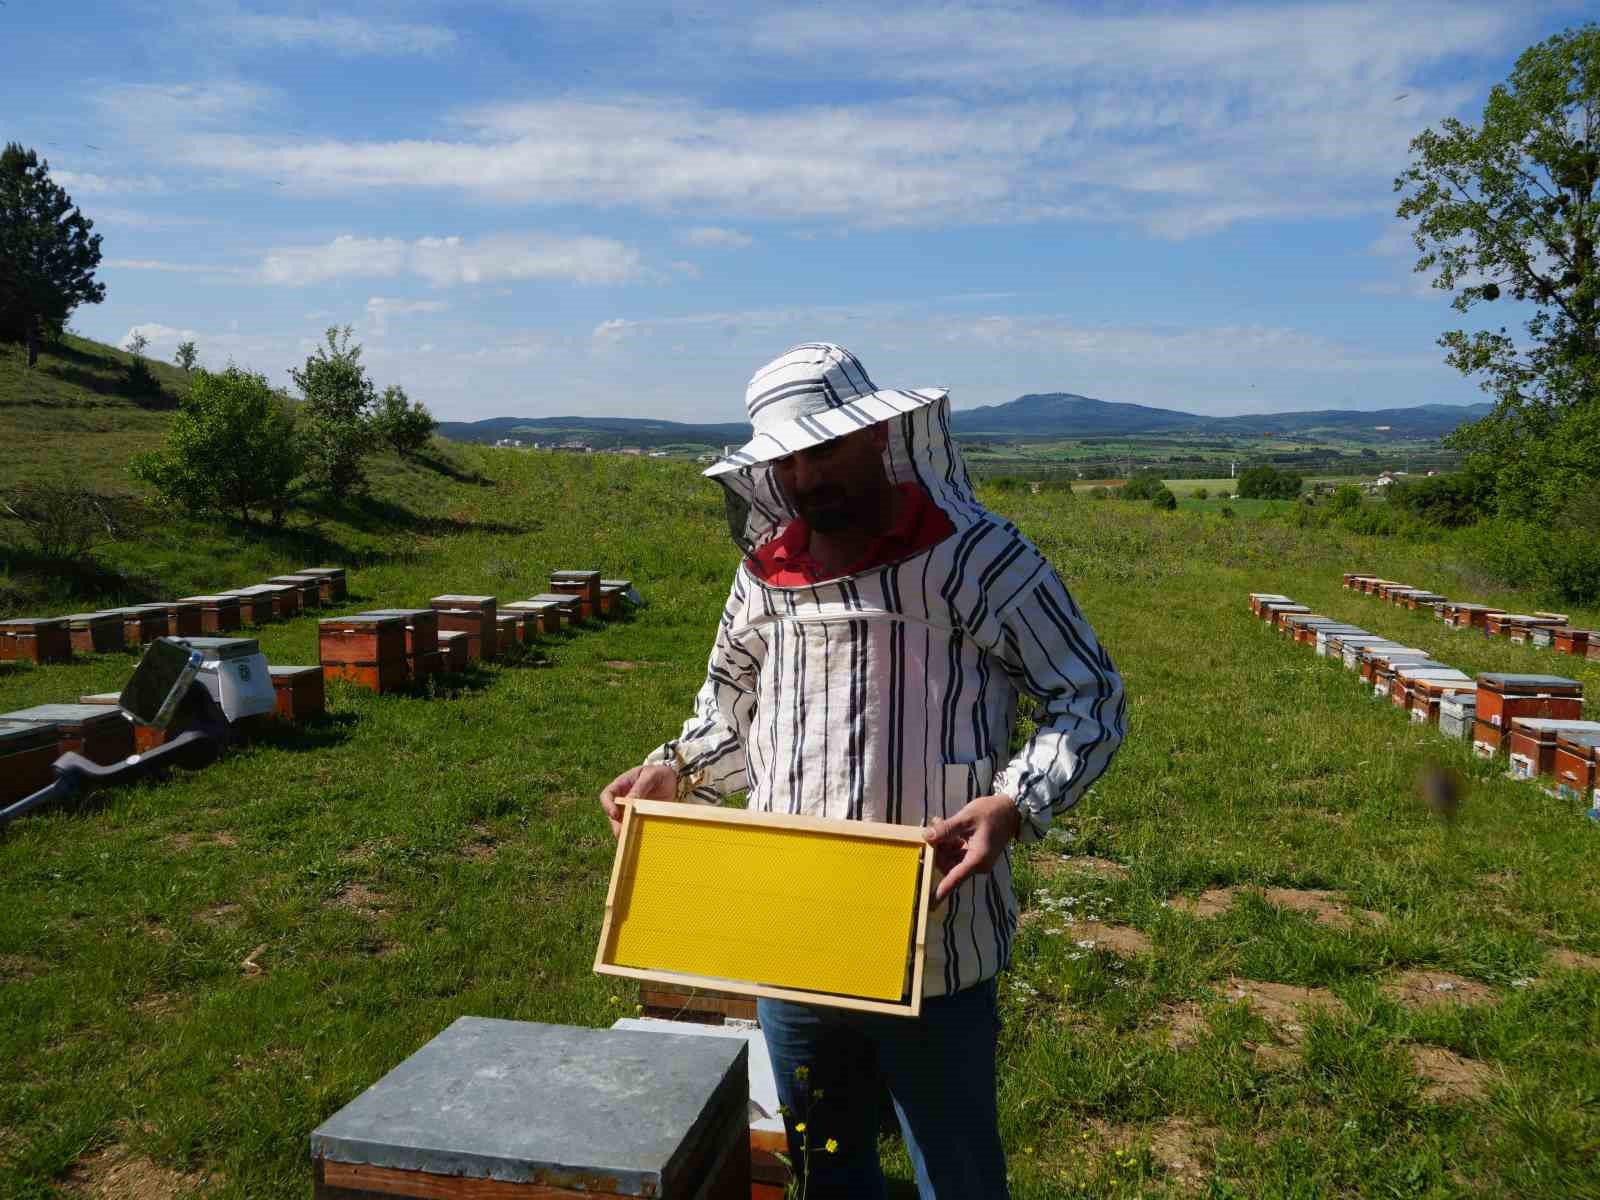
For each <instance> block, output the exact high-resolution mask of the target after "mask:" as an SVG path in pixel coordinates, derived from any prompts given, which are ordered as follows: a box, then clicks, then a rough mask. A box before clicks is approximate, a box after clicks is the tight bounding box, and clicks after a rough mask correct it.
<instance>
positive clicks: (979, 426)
mask: <svg viewBox="0 0 1600 1200" xmlns="http://www.w3.org/2000/svg"><path fill="white" fill-rule="evenodd" d="M1491 408H1492V406H1491V405H1488V404H1463V405H1453V404H1419V405H1417V406H1416V407H1414V408H1383V409H1377V410H1374V411H1370V412H1359V411H1355V410H1352V409H1342V408H1328V409H1319V410H1317V411H1314V412H1294V413H1252V414H1248V415H1246V416H1242V417H1205V416H1201V415H1199V414H1198V413H1187V412H1179V411H1178V410H1176V409H1170V408H1151V407H1149V406H1148V405H1144V404H1118V403H1116V402H1115V401H1111V400H1096V399H1094V398H1093V397H1090V396H1079V395H1077V394H1076V393H1073V392H1041V393H1030V394H1028V395H1026V396H1019V397H1017V399H1015V400H1012V401H1011V402H1010V403H1007V404H990V405H985V406H983V407H981V408H962V409H957V410H956V411H955V412H953V413H951V414H950V419H951V427H952V428H953V430H954V431H955V433H956V435H957V436H958V437H963V438H968V439H974V438H995V439H999V440H1002V441H1005V440H1014V439H1019V438H1068V437H1119V436H1130V435H1136V434H1178V433H1208V434H1218V435H1225V436H1230V437H1248V436H1250V435H1252V434H1258V435H1271V436H1275V437H1288V436H1301V437H1311V436H1315V435H1318V434H1322V435H1337V436H1342V437H1370V438H1373V439H1375V440H1376V439H1383V438H1437V437H1443V436H1444V435H1445V434H1447V433H1449V432H1450V431H1451V430H1452V429H1454V428H1456V426H1458V425H1462V424H1465V423H1466V422H1468V421H1475V420H1477V419H1478V418H1479V417H1482V416H1485V415H1487V414H1488V413H1489V412H1490V410H1491ZM439 432H440V434H442V435H443V436H444V437H447V438H450V439H451V440H453V441H458V442H494V441H498V440H499V439H501V438H518V437H520V438H522V439H524V440H526V441H538V442H563V441H582V442H585V443H587V444H588V445H590V446H594V447H596V448H599V449H605V448H608V447H616V446H642V447H645V448H650V447H654V446H667V445H681V444H684V443H695V444H700V445H706V446H714V447H721V446H725V445H739V444H741V443H743V442H745V441H746V440H747V439H748V438H749V437H750V426H749V425H748V424H746V423H745V422H743V421H739V422H729V423H726V424H715V425H687V424H682V423H680V422H677V421H656V420H647V419H644V418H637V417H490V418H489V419H487V420H483V421H441V422H440V423H439Z"/></svg>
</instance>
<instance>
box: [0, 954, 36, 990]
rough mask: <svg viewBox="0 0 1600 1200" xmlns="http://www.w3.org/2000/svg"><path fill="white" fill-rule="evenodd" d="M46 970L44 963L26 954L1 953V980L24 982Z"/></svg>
mask: <svg viewBox="0 0 1600 1200" xmlns="http://www.w3.org/2000/svg"><path fill="white" fill-rule="evenodd" d="M42 970H44V964H43V963H42V962H40V961H39V960H38V959H36V958H29V957H28V956H27V955H26V954H0V982H5V983H24V982H26V981H27V980H29V979H32V978H34V977H35V976H37V975H38V974H39V972H40V971H42Z"/></svg>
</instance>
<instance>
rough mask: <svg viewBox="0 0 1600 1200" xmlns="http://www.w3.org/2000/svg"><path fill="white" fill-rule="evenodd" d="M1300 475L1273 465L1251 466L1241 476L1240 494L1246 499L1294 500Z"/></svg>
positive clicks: (1299, 482)
mask: <svg viewBox="0 0 1600 1200" xmlns="http://www.w3.org/2000/svg"><path fill="white" fill-rule="evenodd" d="M1300 484H1301V479H1300V476H1298V475H1296V474H1294V473H1293V472H1290V471H1280V470H1278V468H1277V467H1273V466H1259V467H1250V468H1249V469H1248V470H1246V471H1244V472H1243V473H1242V474H1241V475H1240V476H1239V486H1238V494H1239V495H1240V496H1241V497H1243V498H1244V499H1246V500H1293V499H1294V498H1295V497H1297V496H1298V495H1299V494H1300Z"/></svg>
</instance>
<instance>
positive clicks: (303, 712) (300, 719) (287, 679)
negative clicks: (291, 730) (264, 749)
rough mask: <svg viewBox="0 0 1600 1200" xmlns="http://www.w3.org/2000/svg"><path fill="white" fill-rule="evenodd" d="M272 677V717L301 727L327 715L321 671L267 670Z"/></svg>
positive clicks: (313, 668)
mask: <svg viewBox="0 0 1600 1200" xmlns="http://www.w3.org/2000/svg"><path fill="white" fill-rule="evenodd" d="M267 669H268V670H269V671H270V672H271V673H272V693H273V696H274V698H275V701H276V703H275V705H274V709H273V712H274V715H275V716H277V717H278V719H279V720H283V721H288V722H289V723H290V724H293V725H300V724H303V723H305V722H306V721H310V720H312V719H314V718H316V717H320V716H322V715H323V714H324V713H326V712H327V711H328V700H327V688H326V686H325V685H324V682H323V675H322V668H321V667H268V668H267Z"/></svg>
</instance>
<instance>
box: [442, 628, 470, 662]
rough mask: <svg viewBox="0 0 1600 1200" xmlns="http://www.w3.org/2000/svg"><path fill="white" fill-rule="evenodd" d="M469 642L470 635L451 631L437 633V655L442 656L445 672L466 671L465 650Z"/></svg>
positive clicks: (466, 659)
mask: <svg viewBox="0 0 1600 1200" xmlns="http://www.w3.org/2000/svg"><path fill="white" fill-rule="evenodd" d="M471 641H472V638H471V635H470V634H465V633H457V632H456V631H455V630H453V629H441V630H440V631H439V653H440V654H441V655H443V662H444V669H445V670H446V671H456V672H458V671H465V670H466V669H467V661H468V654H467V648H468V646H469V645H470V644H471Z"/></svg>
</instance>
